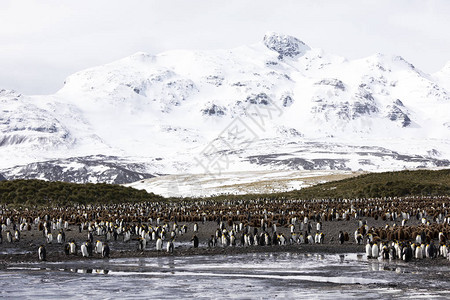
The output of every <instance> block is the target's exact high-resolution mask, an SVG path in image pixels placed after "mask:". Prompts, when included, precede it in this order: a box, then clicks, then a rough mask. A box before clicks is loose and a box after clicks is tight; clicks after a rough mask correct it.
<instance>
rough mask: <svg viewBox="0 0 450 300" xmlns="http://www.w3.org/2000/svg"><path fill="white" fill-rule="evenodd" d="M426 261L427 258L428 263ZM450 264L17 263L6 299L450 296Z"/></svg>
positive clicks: (284, 259) (356, 260) (282, 259)
mask: <svg viewBox="0 0 450 300" xmlns="http://www.w3.org/2000/svg"><path fill="white" fill-rule="evenodd" d="M422 265H423V264H422ZM449 272H450V267H449V266H448V265H447V266H438V265H436V264H430V265H429V266H427V267H421V266H420V265H417V264H415V263H403V262H389V261H378V260H367V259H366V258H365V257H364V256H362V255H357V254H345V255H342V254H341V255H339V254H334V255H332V254H326V255H320V254H298V253H254V254H240V255H227V256H222V255H215V256H191V257H157V258H124V259H110V260H88V261H69V262H58V263H43V264H42V263H33V264H15V265H14V266H10V267H8V268H7V269H6V270H2V271H0V297H2V298H8V299H13V298H22V297H28V298H52V299H55V298H57V299H61V298H63V297H65V298H75V297H77V298H92V297H98V298H99V299H117V298H119V297H121V298H132V299H143V298H157V299H161V298H172V297H175V298H187V297H195V298H218V297H223V296H225V297H228V298H245V299H250V298H251V299H255V298H263V299H268V298H270V299H272V298H275V297H277V298H299V297H308V298H321V299H336V298H346V299H349V298H358V299H375V298H377V299H380V297H381V299H386V298H410V297H415V298H417V297H419V298H446V299H448V298H449V297H450V291H449V289H448V287H449V286H450V285H449V283H450V281H449V275H448V274H449Z"/></svg>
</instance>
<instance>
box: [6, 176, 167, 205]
mask: <svg viewBox="0 0 450 300" xmlns="http://www.w3.org/2000/svg"><path fill="white" fill-rule="evenodd" d="M160 200H164V198H163V197H161V196H158V195H155V194H153V193H147V192H146V191H144V190H136V189H133V188H130V187H123V186H120V185H113V184H106V183H96V184H93V183H87V184H76V183H67V182H50V181H43V180H36V179H32V180H22V179H21V180H13V181H1V182H0V203H2V204H12V205H20V206H34V205H38V206H51V205H55V206H56V205H60V206H61V205H62V206H63V205H72V204H106V203H124V202H143V201H160Z"/></svg>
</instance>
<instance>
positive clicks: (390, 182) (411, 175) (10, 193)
mask: <svg viewBox="0 0 450 300" xmlns="http://www.w3.org/2000/svg"><path fill="white" fill-rule="evenodd" d="M420 195H423V196H430V195H432V196H436V195H440V196H450V169H448V170H439V171H429V170H418V171H401V172H386V173H370V174H365V175H360V176H358V177H353V178H348V179H344V180H339V181H333V182H328V183H323V184H319V185H315V186H313V187H309V188H305V189H301V190H295V191H290V192H283V193H274V194H249V195H222V196H217V197H212V198H208V199H209V200H215V201H222V200H226V199H256V198H266V199H318V198H334V199H343V198H347V199H348V198H376V197H403V196H420ZM180 200H184V201H186V200H198V199H197V198H193V199H189V198H170V199H167V198H164V197H162V196H158V195H155V194H153V193H147V192H146V191H144V190H136V189H133V188H130V187H123V186H120V185H111V184H105V183H97V184H92V183H88V184H75V183H66V182H49V181H42V180H13V181H1V182H0V203H2V204H12V205H20V206H34V205H38V206H50V205H72V204H111V203H124V202H128V203H130V202H131V203H132V202H145V201H180Z"/></svg>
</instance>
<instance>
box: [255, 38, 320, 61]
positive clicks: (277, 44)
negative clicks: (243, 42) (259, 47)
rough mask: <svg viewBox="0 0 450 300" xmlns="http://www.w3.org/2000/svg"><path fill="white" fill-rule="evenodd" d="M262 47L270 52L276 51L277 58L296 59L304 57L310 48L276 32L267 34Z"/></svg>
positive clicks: (295, 39) (297, 40)
mask: <svg viewBox="0 0 450 300" xmlns="http://www.w3.org/2000/svg"><path fill="white" fill-rule="evenodd" d="M263 41H264V45H265V46H266V47H267V48H269V49H270V50H273V51H276V52H278V54H279V58H280V59H282V58H283V57H285V56H288V57H296V56H301V55H304V54H305V52H306V51H308V50H311V48H310V47H309V46H308V45H306V44H305V43H303V42H302V41H300V40H299V39H297V38H296V37H293V36H289V35H283V34H279V33H276V32H267V33H266V35H265V36H264V40H263Z"/></svg>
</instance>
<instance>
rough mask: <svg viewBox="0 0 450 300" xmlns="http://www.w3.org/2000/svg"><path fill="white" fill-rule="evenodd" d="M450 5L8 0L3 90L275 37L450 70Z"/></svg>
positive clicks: (443, 0) (1, 20)
mask: <svg viewBox="0 0 450 300" xmlns="http://www.w3.org/2000/svg"><path fill="white" fill-rule="evenodd" d="M449 16H450V1H447V0H435V1H431V0H396V1H392V0H373V1H363V0H354V1H350V0H349V1H337V0H329V1H326V0H323V1H321V0H310V1H301V0H292V1H289V0H284V1H283V0H254V1H246V0H221V1H214V0H176V1H170V0H160V1H153V0H123V1H118V0H117V1H116V0H76V1H73V0H0V89H2V88H5V89H15V90H17V91H18V92H21V93H24V94H46V93H54V92H56V91H57V90H58V89H60V88H61V87H62V85H63V82H64V79H65V78H66V77H67V76H68V75H70V74H72V73H74V72H77V71H80V70H82V69H85V68H88V67H93V66H97V65H101V64H105V63H108V62H111V61H114V60H116V59H120V58H122V57H125V56H129V55H131V54H133V53H135V52H138V51H143V52H148V53H151V54H157V53H160V52H162V51H165V50H171V49H218V48H234V47H237V46H240V45H246V44H247V45H248V44H254V43H257V42H260V41H261V40H262V38H263V36H264V33H265V32H267V31H277V32H280V33H284V34H289V35H293V36H295V37H297V38H299V39H300V40H302V41H303V42H305V43H306V44H308V45H309V46H311V47H312V48H322V49H324V50H325V51H326V52H329V53H333V54H338V55H341V56H344V57H347V58H349V59H354V58H361V57H365V56H369V55H372V54H374V53H377V52H381V53H385V54H398V55H401V56H403V57H404V58H405V59H406V60H408V61H409V62H411V63H412V64H414V65H415V66H416V67H418V68H419V69H421V70H423V71H424V72H427V73H433V72H436V71H438V70H439V69H441V68H442V67H443V66H444V64H445V63H446V62H447V61H450V17H449Z"/></svg>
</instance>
